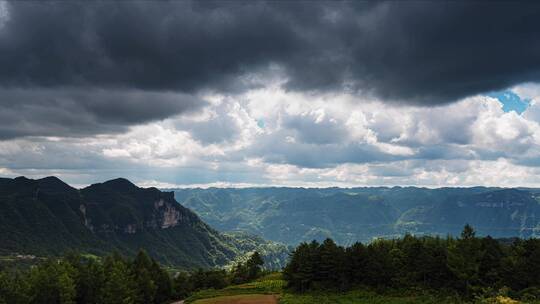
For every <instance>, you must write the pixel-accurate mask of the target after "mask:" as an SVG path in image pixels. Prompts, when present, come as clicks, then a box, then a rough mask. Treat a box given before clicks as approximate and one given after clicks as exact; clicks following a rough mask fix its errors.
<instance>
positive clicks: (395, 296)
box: [185, 273, 538, 304]
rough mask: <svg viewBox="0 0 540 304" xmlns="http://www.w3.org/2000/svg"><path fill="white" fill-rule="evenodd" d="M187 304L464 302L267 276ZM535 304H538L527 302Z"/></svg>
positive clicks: (492, 303)
mask: <svg viewBox="0 0 540 304" xmlns="http://www.w3.org/2000/svg"><path fill="white" fill-rule="evenodd" d="M185 303H186V304H189V303H191V304H278V303H279V304H413V303H414V304H417V303H418V304H457V303H463V302H462V301H460V300H459V299H457V298H455V297H451V296H440V295H432V294H421V293H419V294H414V293H411V292H410V291H409V292H399V291H394V292H391V293H384V294H380V293H377V292H375V291H371V290H367V289H366V290H354V291H350V292H344V293H337V292H334V293H324V292H318V293H305V294H298V293H291V292H288V291H287V290H286V289H285V281H284V280H283V279H282V278H281V274H279V273H274V274H270V275H267V276H265V277H263V278H260V279H259V280H257V281H255V282H251V283H246V284H241V285H233V286H229V287H227V288H224V289H220V290H213V289H212V290H203V291H199V292H197V293H195V294H194V295H192V296H191V297H189V298H188V299H187V300H186V302H185ZM470 303H475V304H476V303H479V304H517V303H525V302H518V301H515V300H512V299H510V298H507V297H502V296H498V297H493V298H489V299H481V300H480V299H479V300H477V301H473V302H470ZM528 303H538V302H528Z"/></svg>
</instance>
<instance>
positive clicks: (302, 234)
mask: <svg viewBox="0 0 540 304" xmlns="http://www.w3.org/2000/svg"><path fill="white" fill-rule="evenodd" d="M174 191H175V196H176V199H177V200H178V201H179V202H180V203H181V204H183V205H184V206H186V207H188V208H190V209H191V210H194V211H195V212H197V214H199V215H200V216H201V218H202V219H203V220H204V221H206V222H208V223H209V224H210V225H212V226H213V227H215V228H217V229H219V230H223V231H229V230H233V231H244V232H247V233H254V234H258V235H261V236H262V237H264V238H265V239H268V240H273V241H278V242H283V243H286V244H291V245H295V244H298V243H299V242H302V241H307V242H309V241H311V240H313V239H317V240H319V241H322V240H324V239H325V238H327V237H330V238H332V239H334V240H335V241H337V242H338V243H340V244H343V245H350V244H352V243H354V242H356V241H362V242H370V241H372V240H373V239H374V238H380V237H382V238H394V237H398V236H403V235H404V234H406V233H411V234H415V235H426V234H428V235H441V236H446V235H447V234H451V235H456V236H457V235H459V234H460V232H461V230H462V228H463V226H464V225H465V224H466V223H469V224H471V225H473V226H474V228H475V229H476V230H477V232H478V233H479V234H480V235H491V236H493V237H497V238H511V237H522V238H528V237H539V236H540V203H539V202H540V190H539V189H533V188H495V187H469V188H462V187H460V188H451V187H444V188H436V189H430V188H417V187H359V188H310V189H306V188H244V189H233V188H229V189H218V188H214V189H176V190H174Z"/></svg>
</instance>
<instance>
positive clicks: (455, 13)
mask: <svg viewBox="0 0 540 304" xmlns="http://www.w3.org/2000/svg"><path fill="white" fill-rule="evenodd" d="M8 10H9V13H8V14H7V15H8V19H9V20H8V21H7V22H5V24H4V25H3V26H2V27H0V67H1V69H0V86H1V87H3V88H4V89H8V88H9V89H14V88H15V89H17V88H20V89H31V90H35V89H39V90H41V89H46V90H48V91H47V93H48V94H49V96H52V95H54V94H58V96H60V97H61V96H62V94H63V93H62V91H63V90H64V88H66V87H68V88H76V89H77V90H84V91H85V92H87V91H88V92H89V91H91V90H96V89H97V90H104V92H107V91H109V90H127V91H129V90H138V91H147V90H150V91H154V92H156V91H158V92H159V91H167V92H170V91H173V92H181V93H183V94H190V95H193V94H197V93H200V92H201V91H205V90H210V91H218V92H224V93H234V92H239V91H242V90H245V89H246V88H248V87H250V86H254V85H264V83H256V82H255V83H250V82H245V81H239V79H240V78H239V77H240V76H243V75H246V74H251V73H258V72H261V71H265V70H266V69H267V68H268V67H269V66H270V65H278V66H280V67H281V68H283V70H284V71H285V74H286V76H287V79H288V80H287V83H286V84H285V85H286V87H287V88H288V89H290V90H300V91H328V90H330V91H332V90H337V91H342V90H351V91H353V92H357V91H360V92H362V93H363V94H374V95H375V96H377V97H379V98H382V99H383V100H387V101H393V102H400V103H414V104H421V105H428V106H429V105H434V104H442V103H447V102H452V101H455V100H457V99H459V98H462V97H466V96H469V95H473V94H477V93H482V92H486V91H491V90H497V89H501V88H506V87H508V86H512V85H515V84H518V83H521V82H526V81H539V80H540V4H536V3H533V2H529V1H527V2H524V3H516V2H475V3H467V2H409V1H407V2H397V1H396V2H377V3H367V4H366V3H361V4H358V3H356V2H321V1H317V2H273V1H270V2H259V1H246V2H208V1H202V2H187V1H173V2H149V1H145V2H133V1H117V2H113V1H104V2H65V1H62V2H26V1H20V2H10V3H9V4H8ZM106 95H107V94H106V93H102V94H101V95H99V94H98V95H96V96H95V97H92V96H90V95H85V97H82V98H80V99H79V98H76V99H73V103H75V104H77V103H82V104H84V105H83V106H82V107H83V108H84V111H80V113H82V115H83V116H82V117H78V115H79V111H77V110H75V109H78V108H79V106H75V105H74V106H73V108H69V107H68V108H69V109H73V111H72V115H73V116H72V117H65V116H61V117H58V118H56V117H55V116H56V115H60V114H54V113H50V115H53V116H52V117H50V118H49V119H46V118H45V117H42V118H41V121H43V122H44V123H45V124H46V125H51V124H52V125H56V126H57V129H55V128H52V129H50V130H49V131H43V132H41V133H47V132H49V133H51V134H54V133H55V132H58V134H57V135H63V134H64V131H62V130H64V129H66V130H69V129H73V128H74V129H75V132H74V133H99V132H109V131H111V132H112V131H114V130H119V129H122V128H125V127H126V126H128V125H132V124H137V123H141V122H146V121H149V120H154V119H162V118H165V117H168V116H169V115H173V114H178V113H180V112H181V111H183V110H186V109H189V108H193V107H194V106H195V107H196V106H197V104H194V103H192V102H191V101H188V102H186V103H183V104H182V105H178V106H172V105H171V104H169V103H167V102H166V103H165V105H161V104H160V103H159V102H158V101H155V102H154V103H152V104H149V103H146V102H134V103H131V101H130V100H129V99H126V100H123V101H121V100H119V99H118V98H116V97H114V96H113V97H109V98H107V97H106ZM51 98H52V99H54V97H51ZM57 99H58V98H57ZM98 99H102V100H98ZM25 100H27V99H24V98H23V99H22V100H15V99H9V98H6V96H3V95H2V96H0V105H1V106H2V108H3V109H6V111H11V112H10V114H9V115H14V116H16V115H23V118H28V120H26V121H29V118H30V117H37V116H38V115H40V114H43V113H42V112H41V111H43V110H44V109H42V108H43V107H47V105H48V104H47V103H41V104H38V103H37V101H34V100H33V101H31V102H29V101H25ZM79 100H80V101H79ZM89 100H91V101H89ZM179 103H182V101H179ZM53 105H54V103H53ZM62 106H63V105H61V106H60V107H57V109H58V110H59V111H67V110H66V109H65V108H62ZM171 107H172V108H171ZM23 108H24V109H26V110H28V111H33V110H35V108H38V110H36V112H34V113H26V112H17V109H19V110H20V109H23ZM135 108H139V109H135ZM161 110H163V111H161ZM2 114H3V116H8V115H7V114H6V113H5V111H3V113H2ZM86 115H89V116H90V117H91V118H90V120H91V121H93V122H95V125H92V124H89V125H88V126H87V127H80V130H77V128H78V127H77V125H75V124H73V122H76V121H79V120H82V121H83V122H84V121H85V119H87V116H86ZM7 119H9V117H7ZM12 120H14V118H12ZM23 121H25V119H23ZM111 122H112V123H111ZM0 127H1V126H0ZM1 128H2V131H0V133H2V134H3V135H1V136H3V137H4V138H5V137H16V136H21V135H36V134H40V132H39V130H36V131H34V130H32V126H31V124H26V123H18V124H17V123H15V124H14V125H11V127H10V128H11V131H10V130H9V129H8V128H6V127H1ZM68 133H70V132H68Z"/></svg>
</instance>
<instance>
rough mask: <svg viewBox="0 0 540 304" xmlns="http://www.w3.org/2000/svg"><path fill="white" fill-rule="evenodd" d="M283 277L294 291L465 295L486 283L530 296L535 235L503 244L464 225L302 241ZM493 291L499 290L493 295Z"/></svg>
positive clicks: (537, 270) (538, 282) (539, 281)
mask: <svg viewBox="0 0 540 304" xmlns="http://www.w3.org/2000/svg"><path fill="white" fill-rule="evenodd" d="M283 277H284V279H285V280H286V281H287V283H288V287H290V288H291V289H292V290H295V291H300V292H307V291H320V290H351V289H353V288H355V287H356V286H370V287H371V288H378V289H382V290H385V289H393V288H407V289H410V290H414V289H419V290H424V289H429V290H451V291H453V292H456V293H459V294H461V295H462V296H463V297H464V298H467V299H470V298H472V297H473V296H475V295H476V296H478V295H480V294H485V293H486V288H491V289H494V290H502V289H505V288H507V289H508V290H509V293H510V294H511V295H512V296H519V294H520V293H521V294H523V295H525V294H526V295H527V297H528V298H532V297H535V296H536V294H537V293H536V291H537V289H536V288H538V290H540V240H537V239H527V240H519V239H518V240H516V241H515V242H514V243H513V244H511V245H504V244H501V243H499V242H497V241H496V240H494V239H492V238H491V237H485V238H478V237H476V235H475V232H474V229H472V227H471V226H469V225H467V226H465V228H464V230H463V233H462V234H461V237H460V238H459V239H452V238H446V239H442V238H437V237H420V238H419V237H414V236H411V235H406V236H405V237H403V238H400V239H393V240H377V241H374V242H372V243H370V244H369V245H367V246H365V245H363V244H361V243H357V244H354V245H353V246H351V247H348V248H343V247H341V246H337V245H336V244H335V243H334V242H333V241H332V240H326V241H324V242H323V243H322V244H319V243H317V242H312V243H309V244H307V243H302V244H300V245H299V246H298V247H297V248H296V249H295V250H294V252H293V254H292V256H291V260H290V262H289V264H288V265H287V266H286V267H285V269H284V271H283ZM538 294H539V295H540V293H538ZM497 296H502V295H500V294H495V295H493V297H497ZM347 303H348V302H347Z"/></svg>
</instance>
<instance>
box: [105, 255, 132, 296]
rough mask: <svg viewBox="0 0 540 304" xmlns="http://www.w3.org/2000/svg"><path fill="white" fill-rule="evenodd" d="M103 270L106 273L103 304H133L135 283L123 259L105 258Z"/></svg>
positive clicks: (115, 257)
mask: <svg viewBox="0 0 540 304" xmlns="http://www.w3.org/2000/svg"><path fill="white" fill-rule="evenodd" d="M105 269H107V271H106V276H105V284H104V286H103V304H133V303H135V298H136V291H135V283H134V281H133V277H132V275H131V273H130V271H129V269H128V267H127V265H126V264H125V263H124V261H123V259H122V258H121V257H118V256H112V257H107V258H106V260H105Z"/></svg>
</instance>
